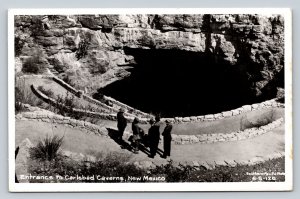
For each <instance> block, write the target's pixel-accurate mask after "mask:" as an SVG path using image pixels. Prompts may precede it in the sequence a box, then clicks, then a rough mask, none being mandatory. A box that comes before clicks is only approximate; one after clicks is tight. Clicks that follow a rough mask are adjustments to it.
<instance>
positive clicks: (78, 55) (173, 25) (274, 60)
mask: <svg viewBox="0 0 300 199" xmlns="http://www.w3.org/2000/svg"><path fill="white" fill-rule="evenodd" d="M283 32H284V24H283V18H282V17H281V16H277V15H272V16H261V15H75V16H62V15H59V16H58V15H48V16H46V15H45V16H16V17H15V37H16V42H15V43H16V44H15V46H16V48H17V49H19V50H18V52H17V53H16V57H17V58H16V70H17V71H18V70H20V69H21V68H22V65H23V64H24V63H25V62H26V60H27V59H28V58H29V57H30V56H33V54H37V53H38V55H39V56H40V57H42V58H43V61H42V63H43V64H44V65H45V66H46V67H47V68H49V69H50V70H51V71H53V72H55V73H57V75H59V76H61V77H62V78H63V77H68V81H70V82H71V83H72V84H74V85H76V86H77V87H78V88H81V89H82V88H86V91H88V92H89V93H93V92H95V91H96V89H97V88H99V87H103V86H105V85H107V84H109V83H111V82H113V81H116V80H118V79H121V78H124V77H126V76H128V75H130V73H129V72H128V71H127V70H126V68H127V67H128V66H131V65H133V64H134V63H135V62H136V60H135V57H134V56H133V55H130V54H126V51H125V50H124V49H126V48H130V49H132V48H134V49H172V50H173V49H177V50H180V51H192V52H197V53H199V55H200V56H209V57H211V58H213V60H214V61H215V62H222V63H225V64H229V65H231V66H232V67H233V68H234V69H236V70H239V71H240V72H241V73H243V74H244V75H245V77H246V78H247V81H248V82H249V85H251V89H252V90H253V91H254V94H255V95H257V96H259V95H261V94H264V93H270V92H272V93H274V92H275V91H276V89H277V87H278V86H280V85H279V83H278V82H282V81H283V79H280V78H283V76H282V75H280V74H281V73H283V65H284V37H283ZM199 67H200V66H199Z"/></svg>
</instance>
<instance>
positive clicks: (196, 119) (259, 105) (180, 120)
mask: <svg viewBox="0 0 300 199" xmlns="http://www.w3.org/2000/svg"><path fill="white" fill-rule="evenodd" d="M31 76H32V75H31ZM25 77H27V76H25ZM29 77H30V76H29ZM34 77H39V78H47V79H49V78H50V79H53V80H54V81H55V82H56V83H58V84H59V85H61V86H62V87H63V88H65V89H66V90H67V91H69V92H71V93H72V94H74V95H75V96H77V97H80V96H79V95H81V97H82V98H83V99H84V100H86V101H87V102H89V103H92V104H95V105H97V106H100V107H102V108H104V109H107V110H108V113H110V114H112V113H117V112H118V109H117V108H114V107H110V106H108V105H106V104H104V103H102V102H100V101H98V100H95V99H93V98H92V97H90V96H88V95H86V94H82V93H81V91H79V90H76V89H75V88H73V87H72V86H70V85H69V84H67V83H65V82H64V81H63V80H61V79H59V78H57V77H55V76H53V75H50V76H43V75H34ZM33 88H35V87H34V86H33ZM34 90H35V91H34V93H35V94H37V96H38V97H40V98H42V99H43V100H44V101H45V102H47V103H49V101H50V102H52V103H53V102H55V100H54V101H53V100H49V97H47V96H45V95H44V94H43V93H41V92H39V91H38V90H37V89H34ZM80 93H81V94H80ZM104 97H105V99H107V100H109V101H110V102H112V104H115V105H117V106H119V107H123V108H125V109H126V110H128V111H129V110H133V111H131V112H130V113H128V112H127V113H125V116H126V117H127V118H128V120H129V121H132V120H133V118H134V117H139V118H140V120H141V122H143V123H146V122H148V121H149V120H150V118H151V117H152V116H151V115H150V114H146V113H143V112H141V111H139V110H136V109H133V108H132V107H130V106H127V105H125V104H123V103H121V102H119V101H117V100H115V99H113V98H111V97H107V96H104ZM272 107H273V108H277V107H280V108H284V104H282V103H279V102H277V101H276V98H275V99H271V100H267V101H264V102H261V103H256V104H252V105H244V106H242V107H240V108H237V109H234V110H230V111H224V112H221V113H216V114H208V115H201V116H190V117H175V118H162V121H166V120H169V121H170V122H171V123H187V122H201V121H214V120H219V119H224V118H228V117H232V116H236V115H239V114H242V113H245V112H250V111H254V110H261V109H266V108H272ZM83 111H85V110H80V111H79V112H80V113H82V112H83ZM90 115H91V116H92V115H94V116H99V117H101V114H99V113H95V112H91V114H90ZM101 118H103V119H111V120H115V119H116V118H115V117H111V116H108V117H107V115H105V114H104V115H103V117H101Z"/></svg>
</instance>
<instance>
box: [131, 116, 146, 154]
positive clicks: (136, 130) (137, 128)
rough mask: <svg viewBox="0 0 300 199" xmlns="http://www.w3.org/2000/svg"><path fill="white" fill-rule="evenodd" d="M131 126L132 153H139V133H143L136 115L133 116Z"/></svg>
mask: <svg viewBox="0 0 300 199" xmlns="http://www.w3.org/2000/svg"><path fill="white" fill-rule="evenodd" d="M131 128H132V133H133V137H132V145H133V146H132V148H133V153H135V154H138V153H139V146H140V139H141V134H143V133H144V131H143V129H142V128H141V127H140V126H139V119H138V118H137V117H136V118H134V120H133V122H132V126H131Z"/></svg>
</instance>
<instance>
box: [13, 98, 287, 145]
mask: <svg viewBox="0 0 300 199" xmlns="http://www.w3.org/2000/svg"><path fill="white" fill-rule="evenodd" d="M24 106H25V107H26V108H27V109H28V110H29V111H31V112H23V113H20V114H18V115H16V119H20V120H38V121H43V122H48V123H58V124H65V125H69V126H70V127H79V128H84V129H86V130H88V131H91V132H93V133H95V134H97V135H104V136H107V130H106V129H105V128H103V127H102V128H101V127H99V126H98V125H95V124H92V123H90V122H85V121H81V120H75V119H72V118H70V117H64V116H61V115H58V114H55V113H53V112H51V111H47V110H44V109H41V108H37V107H31V106H30V105H27V104H26V105H24ZM107 117H114V118H115V116H113V115H107ZM283 122H284V119H283V118H280V119H278V120H275V121H273V122H271V123H269V124H267V125H265V126H261V127H258V128H256V127H255V128H249V129H246V130H244V131H237V132H232V133H215V134H200V135H176V134H172V142H173V143H174V144H180V145H181V144H196V143H203V144H209V143H215V142H230V141H238V140H244V139H248V138H253V137H256V136H259V135H262V134H264V133H266V132H268V131H270V130H272V129H274V128H276V127H279V126H280V125H282V123H283ZM131 135H132V134H131V132H125V133H124V136H123V138H124V139H128V138H129V137H130V136H131ZM161 138H162V137H161ZM161 140H162V139H161Z"/></svg>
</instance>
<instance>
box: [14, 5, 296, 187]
mask: <svg viewBox="0 0 300 199" xmlns="http://www.w3.org/2000/svg"><path fill="white" fill-rule="evenodd" d="M154 13H155V14H263V15H268V14H281V15H283V16H284V20H285V22H284V26H285V27H284V31H285V47H284V50H285V66H284V68H285V174H286V176H285V180H286V181H285V182H233V183H228V182H226V183H219V182H214V183H193V182H191V183H41V184H38V183H32V184H30V183H15V109H14V101H15V99H14V87H15V85H14V78H15V76H14V75H15V74H14V68H15V66H14V15H46V14H62V15H68V14H74V15H75V14H154ZM8 129H9V131H8V143H9V145H8V149H9V156H8V157H9V158H8V162H9V175H8V178H9V179H8V182H9V191H11V192H97V191H104V192H131V191H289V190H292V188H293V164H292V160H293V140H292V129H293V126H292V14H291V10H290V9H289V8H170V9H169V8H124V9H122V8H102V9H10V10H9V11H8ZM116 184H117V186H116Z"/></svg>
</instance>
